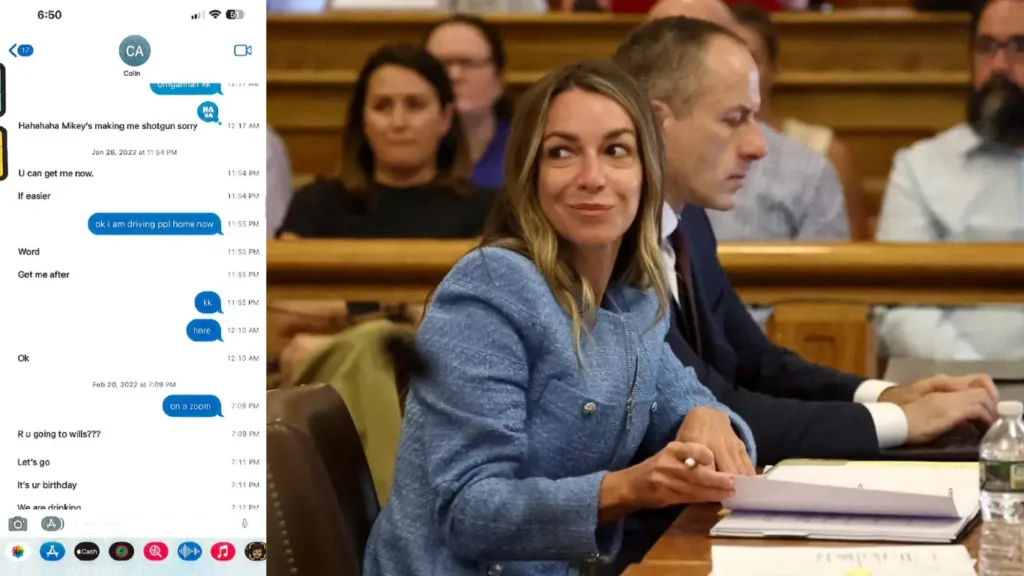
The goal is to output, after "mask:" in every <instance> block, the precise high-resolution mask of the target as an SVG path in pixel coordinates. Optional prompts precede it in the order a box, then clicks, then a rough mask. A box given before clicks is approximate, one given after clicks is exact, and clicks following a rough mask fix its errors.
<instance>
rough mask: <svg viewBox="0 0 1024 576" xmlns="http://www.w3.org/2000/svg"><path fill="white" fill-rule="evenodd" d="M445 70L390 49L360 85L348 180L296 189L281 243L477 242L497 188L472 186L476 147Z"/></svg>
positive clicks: (345, 169)
mask: <svg viewBox="0 0 1024 576" xmlns="http://www.w3.org/2000/svg"><path fill="white" fill-rule="evenodd" d="M454 100H455V96H454V94H453V92H452V85H451V82H450V81H449V80H448V75H447V74H446V72H445V69H444V66H442V65H441V63H440V62H438V61H437V60H435V59H434V57H433V56H431V55H430V54H429V53H427V51H426V50H424V49H422V48H419V47H415V46H404V45H398V46H385V47H383V48H381V49H380V50H378V51H377V52H376V53H374V54H373V55H371V56H370V58H369V59H368V60H367V62H366V64H365V65H364V66H363V69H362V70H361V71H360V73H359V78H358V80H357V81H356V86H355V93H354V94H353V97H352V102H351V104H350V106H349V111H348V118H347V120H346V123H345V132H344V136H343V142H342V159H341V175H340V178H336V179H330V180H321V181H317V182H314V183H313V184H310V185H309V186H306V187H305V188H303V189H301V190H299V191H298V192H296V193H295V195H294V197H293V198H292V201H291V204H290V205H289V207H288V214H287V215H286V216H285V219H284V223H283V224H282V225H281V228H280V230H279V232H278V236H279V237H281V238H472V237H474V236H479V235H480V232H481V230H482V229H483V225H484V221H485V220H486V218H487V213H488V211H489V210H490V207H491V203H492V201H493V198H494V195H493V192H490V191H484V190H474V189H473V187H472V185H471V183H470V181H469V177H470V174H471V170H472V165H471V163H470V159H469V149H468V147H467V145H466V141H465V137H464V136H463V133H462V128H461V125H460V123H459V119H458V117H457V115H456V113H455V104H454Z"/></svg>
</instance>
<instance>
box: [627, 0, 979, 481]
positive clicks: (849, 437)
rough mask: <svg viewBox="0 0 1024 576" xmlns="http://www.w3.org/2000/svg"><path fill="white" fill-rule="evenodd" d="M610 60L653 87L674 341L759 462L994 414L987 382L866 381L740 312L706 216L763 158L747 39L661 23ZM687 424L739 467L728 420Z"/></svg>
mask: <svg viewBox="0 0 1024 576" xmlns="http://www.w3.org/2000/svg"><path fill="white" fill-rule="evenodd" d="M665 4H670V5H672V6H676V7H679V9H680V10H681V11H683V12H686V11H687V10H695V9H696V8H703V10H701V11H696V12H695V13H694V15H696V16H701V17H704V18H716V19H720V20H723V23H726V24H729V23H731V22H730V21H729V19H731V13H730V12H729V11H728V9H727V8H726V7H725V6H724V5H722V4H721V3H720V2H718V0H688V1H683V0H666V1H665V2H663V3H662V4H661V5H660V8H661V9H662V10H664V6H665ZM716 7H717V8H716ZM662 13H664V12H662ZM614 59H615V61H616V62H617V63H618V64H620V65H621V66H623V68H625V69H626V70H627V71H628V72H630V73H631V74H632V75H633V76H634V78H636V79H637V80H638V81H639V83H640V84H641V86H642V87H643V88H644V89H645V90H646V91H647V92H648V94H649V96H650V97H651V101H652V105H653V107H654V109H655V111H656V112H657V113H658V116H659V119H660V120H661V122H662V129H663V132H664V136H665V147H666V155H667V157H668V165H669V169H668V176H667V182H666V202H667V206H666V210H665V213H664V214H663V219H662V227H663V229H662V235H663V237H664V240H665V241H664V242H663V251H664V252H665V260H666V268H667V269H668V270H670V271H675V272H676V273H675V274H672V275H671V277H670V278H668V281H669V284H670V287H671V289H672V292H673V295H674V296H676V304H677V305H676V306H675V309H674V310H673V312H674V313H675V316H676V320H677V321H676V322H674V323H673V330H672V331H671V332H670V334H669V344H670V345H672V347H673V349H674V350H675V352H676V354H677V356H679V357H680V359H681V360H682V361H683V363H684V364H685V365H688V366H693V367H694V368H695V369H696V370H697V371H698V375H699V376H701V378H702V381H703V382H704V383H705V385H707V386H708V387H709V388H711V389H712V391H713V392H714V393H715V395H716V396H718V398H719V399H720V400H722V401H723V402H724V403H726V404H727V405H729V406H730V407H732V408H733V409H734V410H735V411H737V413H739V414H740V415H741V416H743V418H744V419H745V420H747V422H748V423H750V425H751V427H752V428H753V429H754V433H755V437H756V440H757V445H758V454H760V455H761V460H762V461H761V462H759V463H760V464H766V463H773V462H776V461H778V460H780V459H783V458H787V457H833V458H863V457H871V456H875V455H877V454H878V451H879V449H880V448H885V447H890V446H898V445H901V444H904V443H907V442H911V443H920V442H926V441H929V440H932V439H934V438H935V437H936V436H938V435H940V434H942V433H944V432H946V431H948V430H949V429H950V428H952V427H954V426H956V425H958V424H960V423H963V422H965V421H967V420H971V419H976V420H982V421H990V420H991V419H993V418H994V417H995V412H994V410H995V408H994V405H995V400H996V395H997V393H996V392H995V386H994V385H993V384H992V382H991V380H990V379H989V378H987V377H985V376H976V377H965V378H946V377H935V378H929V379H926V380H923V381H920V382H915V383H913V384H908V385H903V386H896V385H894V384H892V383H888V382H882V381H878V380H864V379H863V378H861V377H859V376H855V375H852V374H844V373H841V372H837V371H835V370H831V369H828V368H825V367H822V366H818V365H815V364H811V363H809V362H807V361H805V360H803V359H802V358H800V357H799V356H797V355H796V354H794V353H792V352H790V351H788V350H786V349H783V348H780V347H778V346H775V345H773V344H772V343H771V342H770V341H769V340H768V339H767V338H766V337H765V335H764V333H763V332H762V331H761V330H760V328H759V327H758V326H757V324H756V323H755V322H754V321H753V319H752V318H751V317H750V315H749V313H748V312H747V311H746V309H745V308H744V307H743V304H742V302H741V301H740V299H739V297H738V296H737V294H736V292H735V291H734V290H733V288H732V285H731V284H730V282H729V279H728V277H727V275H726V274H725V271H724V270H723V269H722V267H721V264H720V263H719V261H718V257H717V253H716V250H717V245H716V241H715V237H714V233H713V231H712V229H711V227H710V225H709V222H708V219H707V215H706V214H705V213H704V208H711V209H716V210H729V209H730V208H732V206H733V203H734V197H735V194H736V193H737V192H738V191H740V189H741V188H742V186H743V184H744V183H745V178H746V174H747V171H748V169H749V168H750V166H751V164H752V163H753V162H755V161H756V160H758V159H759V158H762V157H763V156H764V155H765V153H766V149H765V134H764V132H763V127H762V126H761V125H760V124H759V122H758V121H757V119H756V112H757V109H758V106H759V104H760V98H759V95H758V94H759V92H758V85H757V68H756V65H755V64H754V60H753V58H752V57H751V55H750V53H749V51H748V50H747V49H746V46H745V45H744V44H743V43H742V40H740V39H739V37H738V36H736V35H734V34H733V33H732V32H730V31H729V30H728V29H727V28H725V27H723V26H719V25H717V24H714V23H712V22H709V21H702V20H699V19H690V18H680V17H667V18H659V19H655V20H653V21H650V22H648V23H646V24H644V25H643V26H641V27H640V28H639V29H637V30H635V31H634V32H633V33H632V34H630V36H629V37H628V38H627V39H626V40H625V41H624V42H623V44H622V46H620V47H619V50H618V51H617V52H616V54H615V56H614ZM684 207H685V209H684ZM677 215H679V216H677ZM695 416H697V417H698V418H701V419H702V418H704V416H705V415H704V414H703V413H698V414H697V415H695ZM687 420H690V419H689V418H688V419H687ZM690 424H691V423H690V422H684V425H683V431H682V433H683V434H684V435H687V436H688V437H689V438H690V440H691V441H694V440H695V439H696V438H697V437H701V438H704V439H706V440H705V441H706V442H710V443H711V445H710V447H711V448H712V451H713V452H715V453H716V457H718V456H719V452H721V459H722V460H723V461H722V462H719V465H720V466H723V467H725V468H726V469H729V468H732V469H731V470H730V471H734V472H740V471H741V470H742V469H743V467H741V466H739V465H738V464H740V463H739V462H737V458H736V454H737V452H736V450H735V448H734V447H732V446H720V445H718V446H716V445H714V444H715V443H716V442H717V441H716V440H713V439H712V434H711V431H712V430H717V431H719V432H721V433H722V434H719V435H720V436H722V435H724V436H728V435H727V434H724V431H725V430H726V428H723V423H720V422H715V423H711V422H703V423H701V425H700V426H696V423H694V425H692V426H691V425H690ZM724 426H726V427H727V426H728V423H727V422H726V423H724ZM731 440H732V439H731V438H730V439H729V440H728V441H729V442H731Z"/></svg>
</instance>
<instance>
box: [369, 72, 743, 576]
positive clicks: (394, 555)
mask: <svg viewBox="0 0 1024 576" xmlns="http://www.w3.org/2000/svg"><path fill="white" fill-rule="evenodd" d="M508 154H509V160H508V162H507V163H506V173H505V185H504V186H503V187H502V190H501V193H500V196H499V198H498V201H497V204H496V206H495V210H494V212H493V213H492V215H491V219H490V221H489V222H488V226H487V231H486V233H485V235H484V238H483V240H482V242H481V247H480V248H479V249H475V250H473V251H471V252H470V253H469V254H467V255H466V256H464V257H463V258H462V259H461V260H460V261H459V262H458V263H457V264H456V265H455V267H454V268H453V269H452V270H451V272H449V274H448V276H447V277H446V278H445V279H444V280H443V281H442V282H441V284H440V285H439V286H438V288H437V290H436V291H435V292H434V295H433V299H432V300H431V302H430V304H429V306H428V308H427V313H426V316H425V317H424V320H423V323H422V324H421V325H420V328H419V332H418V334H417V345H418V347H419V349H420V351H421V353H422V354H423V356H424V359H425V360H426V364H427V366H428V367H429V374H428V375H427V376H425V377H422V378H417V379H414V380H413V382H412V383H411V385H410V390H409V393H408V397H407V400H406V405H405V409H406V411H405V419H404V422H403V429H402V436H401V440H400V443H399V450H398V461H397V465H396V467H395V476H394V483H393V484H392V488H391V495H390V499H389V500H388V503H387V505H386V506H385V508H384V510H383V511H382V512H381V514H380V516H379V517H378V519H377V521H376V522H375V523H374V526H373V530H372V532H371V535H370V539H369V543H368V545H367V550H366V560H365V564H364V574H366V575H367V576H393V575H397V574H401V575H403V576H419V575H423V576H426V575H435V574H444V575H445V576H462V575H465V576H469V575H475V574H502V575H503V576H519V575H522V576H525V575H530V576H548V575H550V576H554V575H558V576H563V575H565V574H568V573H569V570H570V569H572V568H575V569H576V570H578V571H579V572H580V573H583V574H590V573H593V571H594V570H595V569H597V568H598V564H599V563H601V562H602V559H605V560H607V559H611V558H613V557H614V556H615V554H616V553H617V551H618V547H619V541H620V538H621V531H622V530H621V520H620V518H621V517H623V516H624V515H626V514H628V513H629V512H631V511H633V510H636V509H641V508H661V507H664V506H669V505H673V504H680V503H684V502H709V501H713V502H717V501H720V500H722V499H725V498H728V497H729V496H730V495H731V494H732V491H733V487H734V481H733V479H732V477H731V476H729V475H727V474H724V473H721V472H717V471H716V470H715V466H714V461H713V456H712V454H711V452H710V451H709V450H708V448H707V447H706V446H703V445H700V444H693V443H682V442H679V441H674V438H675V437H676V434H677V431H678V429H679V426H680V424H681V422H682V419H683V417H685V415H686V414H687V412H688V411H689V410H690V409H691V408H695V407H698V406H708V407H712V408H715V409H718V410H721V411H723V412H726V413H729V415H730V416H731V417H732V419H733V423H734V426H735V428H736V430H738V431H739V435H740V436H742V437H743V438H744V439H745V441H746V442H747V446H748V448H749V449H750V451H753V446H752V444H751V440H750V438H751V436H750V431H749V429H748V428H747V426H746V424H744V423H743V422H742V421H741V420H740V419H739V418H738V417H736V416H734V415H732V413H731V412H729V411H728V409H727V408H725V407H723V406H722V405H721V404H718V403H717V402H716V401H715V399H714V397H713V396H712V395H711V393H710V392H709V391H708V390H707V388H704V387H703V386H702V385H701V384H700V382H699V381H698V380H697V378H696V375H695V374H694V372H693V370H692V369H690V368H683V366H682V365H681V364H680V363H679V361H678V360H677V359H676V356H675V355H674V354H673V353H672V351H671V350H670V349H669V347H668V345H667V344H666V343H665V334H666V332H667V330H668V314H666V310H667V306H668V304H667V302H668V300H667V287H666V285H665V284H664V281H663V280H662V278H663V276H662V270H661V266H662V259H661V253H660V249H659V239H660V234H659V224H660V217H661V210H662V204H663V194H662V177H663V174H664V171H665V159H664V151H663V148H662V145H661V142H660V135H659V128H658V126H657V124H656V121H655V118H654V114H653V112H652V111H651V107H650V106H649V105H648V102H647V99H646V98H645V97H644V96H643V95H642V94H641V92H640V89H639V88H638V87H637V86H636V84H635V83H634V82H633V81H632V80H631V79H630V78H629V77H628V76H626V75H625V73H624V72H622V71H621V70H619V69H618V68H617V67H615V65H614V64H611V63H610V62H607V61H595V62H589V63H584V64H578V65H573V66H568V67H565V68H562V69H561V70H558V71H555V72H553V73H551V74H548V75H547V76H546V77H544V78H543V79H541V80H540V81H539V82H538V83H536V84H535V85H534V86H532V87H531V88H530V90H528V91H527V93H526V94H525V95H524V96H523V102H522V104H521V105H520V107H519V109H518V111H517V115H516V118H515V119H514V120H513V127H512V134H511V137H510V139H509V149H508ZM641 447H642V449H643V453H645V454H654V456H652V457H650V458H649V459H647V460H644V461H642V462H641V463H639V464H636V465H634V466H629V464H630V462H632V461H633V459H634V457H635V456H636V455H637V453H638V452H639V451H640V450H641ZM572 573H577V572H575V571H574V572H572Z"/></svg>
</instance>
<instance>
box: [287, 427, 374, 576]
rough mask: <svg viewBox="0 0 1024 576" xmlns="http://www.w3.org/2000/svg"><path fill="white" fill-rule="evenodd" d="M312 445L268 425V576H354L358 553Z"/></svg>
mask: <svg viewBox="0 0 1024 576" xmlns="http://www.w3.org/2000/svg"><path fill="white" fill-rule="evenodd" d="M343 518H344V515H343V514H342V513H341V509H340V507H339V506H338V503H337V502H336V500H335V497H334V489H333V487H332V486H331V482H330V479H329V478H328V476H327V471H326V470H324V466H323V464H322V463H321V461H320V457H319V455H318V454H317V451H316V447H315V446H314V444H313V440H312V439H311V438H310V437H309V436H308V435H307V434H306V433H305V432H304V431H302V430H299V429H297V428H295V427H293V426H291V425H290V424H287V423H284V422H275V423H271V424H268V425H267V545H268V546H267V564H268V566H267V574H270V575H272V576H303V575H308V576H323V575H325V574H331V575H334V576H359V574H361V573H362V549H355V548H354V546H355V539H354V538H352V535H351V533H350V529H349V527H348V526H346V525H345V523H344V520H343Z"/></svg>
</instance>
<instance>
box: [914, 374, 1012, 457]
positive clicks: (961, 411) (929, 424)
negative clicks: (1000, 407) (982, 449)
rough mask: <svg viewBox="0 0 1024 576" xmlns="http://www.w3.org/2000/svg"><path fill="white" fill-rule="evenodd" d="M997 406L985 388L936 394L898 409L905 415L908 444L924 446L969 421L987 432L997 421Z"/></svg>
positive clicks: (990, 393)
mask: <svg viewBox="0 0 1024 576" xmlns="http://www.w3.org/2000/svg"><path fill="white" fill-rule="evenodd" d="M996 403H997V400H996V399H995V398H993V395H992V392H991V391H990V390H988V389H987V388H985V387H975V388H967V389H965V390H959V391H957V392H935V393H934V394H928V395H927V396H923V397H921V398H918V399H917V400H914V401H913V402H910V403H908V404H904V405H902V406H901V408H903V413H904V414H906V415H907V444H924V443H927V442H931V441H932V440H934V439H936V438H938V437H939V436H942V435H943V434H945V433H946V432H949V431H950V430H952V429H953V428H956V427H957V426H959V425H961V424H964V423H967V422H971V423H974V424H976V425H978V426H979V427H980V428H984V429H987V428H988V427H989V426H991V425H992V423H993V422H995V421H996V418H997V416H996Z"/></svg>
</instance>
